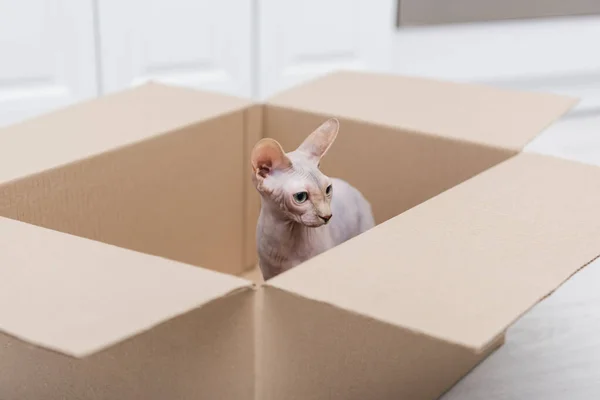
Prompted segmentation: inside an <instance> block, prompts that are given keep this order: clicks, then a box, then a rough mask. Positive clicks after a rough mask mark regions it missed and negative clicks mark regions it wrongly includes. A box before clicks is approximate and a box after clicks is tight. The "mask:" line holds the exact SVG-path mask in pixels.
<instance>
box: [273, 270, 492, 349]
mask: <svg viewBox="0 0 600 400" xmlns="http://www.w3.org/2000/svg"><path fill="white" fill-rule="evenodd" d="M301 267H302V266H301V265H299V266H298V267H297V268H301ZM284 273H285V272H284ZM274 279H276V278H274ZM262 287H263V288H264V289H263V290H277V291H280V292H283V293H286V294H287V295H290V296H293V297H296V298H298V299H302V300H306V301H311V302H314V303H317V304H320V305H323V306H326V307H331V308H334V309H336V310H338V311H342V312H346V313H349V314H350V315H354V316H358V317H360V318H365V319H367V320H369V321H374V322H377V323H379V324H383V325H386V326H389V327H393V328H397V329H404V330H406V331H407V332H410V333H412V334H414V335H416V336H425V337H428V338H430V339H433V340H437V341H440V342H443V343H445V344H447V345H451V346H458V347H461V348H463V349H465V350H468V351H470V352H473V353H474V354H477V353H480V352H482V351H480V350H479V348H475V347H472V346H469V345H466V344H464V343H459V342H455V341H452V340H448V339H446V338H443V337H440V336H435V335H430V334H429V333H427V332H424V331H420V330H417V329H412V328H409V327H406V326H403V325H399V324H393V323H390V322H388V321H385V320H382V319H379V318H376V317H373V316H371V315H367V314H363V313H361V312H358V311H355V310H352V309H350V308H347V307H342V306H340V305H338V304H334V303H332V302H329V301H325V300H322V299H316V298H312V297H308V296H304V295H302V294H300V293H297V292H294V291H292V290H288V289H286V288H284V287H280V286H279V285H277V282H271V280H269V281H266V282H265V283H263V284H262ZM492 342H493V340H492Z"/></svg>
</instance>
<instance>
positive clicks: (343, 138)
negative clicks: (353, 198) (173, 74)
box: [0, 73, 600, 400]
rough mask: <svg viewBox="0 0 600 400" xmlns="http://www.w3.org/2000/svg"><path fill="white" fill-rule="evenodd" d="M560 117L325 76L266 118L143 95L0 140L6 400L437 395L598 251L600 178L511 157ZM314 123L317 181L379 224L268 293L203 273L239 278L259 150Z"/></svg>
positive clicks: (0, 360)
mask: <svg viewBox="0 0 600 400" xmlns="http://www.w3.org/2000/svg"><path fill="white" fill-rule="evenodd" d="M574 103H575V100H573V99H570V98H564V97H558V96H553V95H546V94H534V93H517V92H511V91H504V90H496V89H491V88H485V87H477V86H468V85H458V84H449V83H443V82H435V81H429V80H423V79H415V78H402V77H391V76H383V75H372V74H363V73H337V74H332V75H330V76H327V77H323V78H321V79H317V80H315V81H313V82H310V83H308V84H306V85H302V86H300V87H297V88H294V89H291V90H289V91H287V92H285V93H282V94H280V95H278V96H276V97H274V98H273V99H271V100H269V101H268V102H267V103H266V104H265V105H260V104H252V103H251V102H249V101H246V100H240V99H233V98H229V97H227V96H221V95H216V94H209V93H201V92H196V91H193V90H188V89H181V88H174V87H168V86H164V85H159V84H149V85H144V86H142V87H139V88H136V89H130V90H127V91H124V92H122V93H119V94H115V95H112V96H107V97H104V98H102V99H100V100H96V101H92V102H89V103H86V104H82V105H78V106H75V107H71V108H70V109H66V110H63V111H61V112H58V113H53V114H50V115H47V116H44V117H41V118H38V119H35V120H32V121H29V122H26V123H24V124H21V125H18V126H15V127H12V128H7V129H5V130H4V131H3V132H2V133H1V134H0V149H1V150H0V152H1V154H0V156H1V159H2V160H3V165H4V169H3V171H1V172H0V178H1V179H0V181H1V182H3V183H2V184H0V215H3V216H5V217H9V218H12V219H0V232H1V233H2V240H3V243H4V246H3V248H4V250H1V251H0V261H1V262H0V265H2V267H1V268H0V300H1V302H0V303H1V304H0V331H1V332H3V333H2V334H1V335H0V341H1V342H2V346H0V398H1V399H2V400H13V399H19V400H21V399H24V398H28V399H29V398H33V399H35V398H44V399H64V398H77V399H105V398H131V399H133V398H139V399H154V398H156V399H164V398H169V399H198V398H206V399H215V398H219V399H256V400H279V399H282V398H286V399H302V400H304V399H350V400H353V399H357V400H358V399H365V398H377V399H398V398H409V399H411V400H412V399H417V400H418V399H435V398H437V397H439V396H440V395H441V394H442V393H443V392H444V391H446V390H448V389H449V388H450V387H451V386H452V385H453V384H454V383H455V382H456V381H457V380H459V379H460V378H461V377H462V376H464V375H465V374H466V373H468V371H469V370H470V369H472V368H473V367H474V366H475V365H477V363H478V362H480V361H481V360H483V359H484V358H485V357H486V356H487V355H488V354H490V353H491V352H492V351H494V349H496V348H497V347H498V346H500V345H502V343H503V341H504V337H505V333H506V330H507V328H508V327H509V326H510V324H511V323H512V322H513V321H515V319H517V318H518V317H519V316H520V315H522V314H523V313H524V312H526V311H527V310H528V309H529V308H530V307H531V306H532V305H534V304H535V303H536V302H538V301H540V300H541V299H542V298H543V297H544V296H547V295H548V294H549V293H551V292H552V291H553V290H554V289H555V288H556V287H557V286H559V285H560V284H561V283H562V282H563V281H564V280H566V279H568V277H569V276H570V275H572V274H573V273H575V272H576V271H577V270H578V269H579V268H581V267H583V266H584V265H585V264H586V263H588V262H589V261H591V260H592V259H594V258H595V257H597V256H598V255H599V254H600V240H599V239H598V238H600V222H598V221H599V218H598V217H599V212H598V211H597V209H598V207H597V204H598V203H600V183H599V182H600V169H598V168H596V167H590V166H585V165H581V164H577V163H573V162H569V161H563V160H558V159H554V158H550V157H546V156H536V155H530V154H520V150H521V148H522V146H524V145H525V144H526V143H528V142H529V141H530V140H531V139H532V138H534V137H535V136H536V135H537V134H538V133H539V132H540V131H541V130H543V129H544V127H546V126H548V125H549V124H550V123H552V121H553V120H555V119H556V118H558V117H559V116H560V115H561V114H562V113H564V112H566V111H567V110H568V109H569V108H570V107H572V106H573V105H574ZM331 116H335V117H337V118H339V119H340V121H341V130H340V134H339V135H338V139H337V141H336V143H335V145H334V146H333V147H332V149H331V151H330V152H329V153H328V155H327V157H326V158H325V159H324V160H323V169H324V170H325V171H326V172H327V173H329V174H331V175H335V176H338V177H341V178H344V179H346V180H348V181H349V182H350V183H352V184H353V185H355V186H357V187H358V188H359V189H360V190H361V191H363V193H364V194H365V195H366V197H367V198H368V199H369V200H370V201H371V202H372V204H373V206H374V210H375V213H376V217H377V221H378V222H380V224H379V225H378V226H377V227H375V228H374V229H372V230H370V231H369V232H366V233H364V234H363V235H361V236H359V237H356V238H354V239H352V240H351V241H349V242H347V243H344V244H342V245H340V246H338V247H336V248H334V249H332V250H330V251H328V252H326V253H323V254H322V255H320V256H318V257H316V258H314V259H312V260H310V261H308V262H306V263H304V264H303V265H301V266H299V267H297V268H295V269H293V270H291V271H289V272H286V273H284V274H282V275H280V276H278V277H276V278H274V279H272V280H270V281H268V282H266V283H265V284H259V285H253V284H251V283H250V281H248V280H245V279H240V278H234V277H229V276H227V275H224V274H222V273H220V272H212V271H208V270H207V268H208V269H213V270H216V271H223V272H227V273H229V274H232V275H244V276H249V275H248V274H247V271H248V267H249V266H250V265H253V264H254V263H255V262H256V254H255V251H254V245H255V244H254V243H255V240H256V238H255V233H254V224H255V223H256V218H257V216H258V208H259V198H258V194H257V193H256V192H255V190H254V188H253V187H252V185H251V183H250V168H249V162H248V156H249V151H250V149H251V148H252V146H253V145H254V143H255V142H256V141H257V140H258V139H260V138H261V137H273V138H276V139H277V140H279V141H280V142H281V143H282V145H283V147H284V149H285V150H287V151H290V150H292V149H293V148H294V147H295V146H296V145H298V144H299V143H300V141H301V140H302V139H303V138H304V137H305V136H306V135H307V134H308V133H309V132H310V131H311V130H312V129H314V128H315V127H316V126H318V125H319V124H320V123H321V122H322V121H323V120H324V119H325V118H328V117H331ZM86 139H87V140H86ZM32 143H36V144H39V146H32ZM17 220H18V221H17ZM34 225H40V226H42V227H46V228H50V229H51V230H50V229H45V228H40V227H37V226H34ZM77 236H80V237H77ZM117 246H118V247H117ZM119 247H121V248H119ZM143 253H147V254H143ZM184 263H185V264H184ZM508 338H509V340H510V335H509V336H508Z"/></svg>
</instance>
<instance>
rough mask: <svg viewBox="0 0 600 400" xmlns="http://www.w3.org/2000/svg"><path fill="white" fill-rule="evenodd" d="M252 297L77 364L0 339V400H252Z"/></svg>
mask: <svg viewBox="0 0 600 400" xmlns="http://www.w3.org/2000/svg"><path fill="white" fill-rule="evenodd" d="M254 297H255V293H254V291H252V290H247V291H240V292H237V293H234V294H232V295H230V296H226V297H224V298H221V299H219V300H217V301H213V302H210V303H208V304H206V305H205V306H203V307H201V308H198V309H195V310H192V311H190V312H187V313H185V314H182V315H180V316H178V317H176V318H173V319H171V320H168V321H165V322H164V323H162V324H160V325H158V326H156V327H153V328H152V329H150V330H148V331H145V332H142V333H140V334H139V335H136V336H135V337H132V338H131V339H129V340H126V341H124V342H120V343H118V344H116V345H115V346H112V347H110V348H108V349H106V350H104V351H101V352H99V353H94V354H92V355H90V356H88V357H85V358H78V359H76V358H72V357H69V356H66V355H63V354H59V353H55V352H53V351H50V350H47V349H45V348H40V347H36V346H32V345H30V344H29V343H26V342H22V341H20V340H18V339H15V338H14V337H12V336H8V335H5V334H2V333H1V332H0V355H1V357H0V372H1V373H0V398H1V399H2V400H24V399H27V400H30V399H31V400H37V399H44V400H65V399H77V400H79V399H86V400H87V399H90V400H101V399H102V400H106V399H144V400H164V399H178V400H179V399H181V400H197V399H224V400H238V399H241V400H253V399H255V397H254V386H255V375H254V359H255V355H254V346H253V343H254V319H253V314H252V310H253V307H254ZM147 306H148V307H149V308H151V306H152V302H151V301H150V302H148V304H147ZM223 316H227V317H226V318H224V317H223Z"/></svg>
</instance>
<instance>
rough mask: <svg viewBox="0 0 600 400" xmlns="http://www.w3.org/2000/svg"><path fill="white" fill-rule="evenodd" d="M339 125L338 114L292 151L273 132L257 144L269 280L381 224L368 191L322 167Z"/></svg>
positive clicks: (256, 179) (261, 246) (261, 250)
mask: <svg viewBox="0 0 600 400" xmlns="http://www.w3.org/2000/svg"><path fill="white" fill-rule="evenodd" d="M338 130H339V122H338V120H337V119H335V118H332V119H329V120H327V121H326V122H324V123H323V124H322V125H321V126H319V127H318V128H317V129H316V130H315V131H314V132H312V133H311V134H310V135H309V136H308V137H307V138H306V139H305V140H304V142H303V143H302V144H301V145H300V146H299V147H298V148H297V149H296V150H294V151H292V152H289V153H285V152H284V151H283V149H282V147H281V145H280V144H279V142H277V141H276V140H274V139H269V138H265V139H261V140H260V141H259V142H258V143H256V145H255V146H254V148H253V150H252V153H251V163H252V169H253V174H252V182H253V183H254V186H255V187H256V190H257V191H258V193H259V194H260V196H261V209H260V216H259V218H258V224H257V227H256V246H257V250H258V258H259V265H260V269H261V272H262V275H263V277H264V279H265V280H267V279H271V278H273V277H275V276H277V275H279V274H280V273H282V272H285V271H287V270H289V269H291V268H294V267H296V266H297V265H299V264H301V263H303V262H304V261H306V260H308V259H310V258H312V257H315V256H316V255H318V254H320V253H323V252H324V251H327V250H329V249H331V248H332V247H334V246H337V245H339V244H340V243H343V242H345V241H346V240H348V239H351V238H352V237H354V236H357V235H359V234H361V233H363V232H365V231H366V230H368V229H370V228H372V227H373V226H374V225H375V221H374V218H373V213H372V210H371V205H370V204H369V202H368V201H367V200H366V199H365V198H364V197H363V195H362V194H361V193H360V192H359V191H358V190H357V189H356V188H354V187H353V186H351V185H350V184H349V183H347V182H345V181H343V180H341V179H337V178H330V177H328V176H325V175H324V174H323V173H322V172H321V171H320V169H319V167H320V161H321V158H322V157H323V156H324V155H325V154H326V153H327V151H328V150H329V148H330V147H331V145H332V144H333V142H334V140H335V138H336V137H337V134H338Z"/></svg>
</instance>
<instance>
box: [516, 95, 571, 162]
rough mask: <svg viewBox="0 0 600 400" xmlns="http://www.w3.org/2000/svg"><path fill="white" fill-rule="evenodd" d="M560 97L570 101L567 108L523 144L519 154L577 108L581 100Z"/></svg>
mask: <svg viewBox="0 0 600 400" xmlns="http://www.w3.org/2000/svg"><path fill="white" fill-rule="evenodd" d="M561 96H562V97H563V98H564V99H565V101H566V100H570V101H569V105H568V106H567V108H566V109H565V110H563V111H561V112H559V113H557V114H556V115H555V116H554V117H553V118H550V119H549V120H548V122H547V123H546V124H544V126H543V127H542V128H541V129H540V130H539V132H538V133H537V134H536V135H534V136H533V137H532V138H531V139H529V140H527V141H525V142H524V143H523V145H522V146H521V148H520V149H519V152H523V151H524V150H525V148H526V147H527V146H529V145H530V144H531V142H533V141H534V140H536V139H537V138H538V137H540V135H543V134H544V132H545V131H546V130H547V129H548V128H550V127H551V126H552V125H554V124H555V123H556V122H557V121H558V120H560V119H561V118H563V117H564V116H566V115H567V114H568V113H570V112H571V111H573V110H574V109H575V107H577V106H578V105H579V104H580V103H581V101H582V99H581V98H580V97H574V96H565V95H561Z"/></svg>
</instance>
